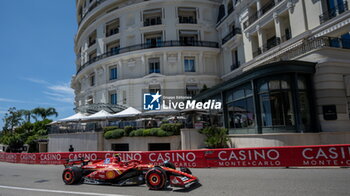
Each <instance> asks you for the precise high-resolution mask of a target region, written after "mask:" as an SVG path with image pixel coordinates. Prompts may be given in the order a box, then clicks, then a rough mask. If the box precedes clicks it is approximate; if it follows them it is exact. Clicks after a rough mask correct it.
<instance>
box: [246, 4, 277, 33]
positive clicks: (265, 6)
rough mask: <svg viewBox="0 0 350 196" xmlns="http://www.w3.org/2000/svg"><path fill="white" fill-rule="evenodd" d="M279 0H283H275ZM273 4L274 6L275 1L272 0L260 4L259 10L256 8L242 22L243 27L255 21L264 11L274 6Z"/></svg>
mask: <svg viewBox="0 0 350 196" xmlns="http://www.w3.org/2000/svg"><path fill="white" fill-rule="evenodd" d="M281 1H283V0H277V2H278V3H279V2H281ZM275 6H276V3H275V1H274V0H270V1H269V2H267V3H266V4H264V5H263V6H261V8H260V10H257V11H256V12H254V13H253V14H251V15H250V16H249V17H248V20H247V21H245V22H244V23H243V27H244V29H246V28H247V27H249V26H250V25H251V24H253V23H254V22H255V21H257V20H258V19H259V18H260V17H261V16H263V15H264V14H265V13H266V12H268V11H269V10H271V9H272V8H274V7H275Z"/></svg>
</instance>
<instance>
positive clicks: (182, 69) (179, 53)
mask: <svg viewBox="0 0 350 196" xmlns="http://www.w3.org/2000/svg"><path fill="white" fill-rule="evenodd" d="M177 64H178V67H177V73H181V72H183V71H184V68H183V66H182V59H181V52H178V53H177Z"/></svg>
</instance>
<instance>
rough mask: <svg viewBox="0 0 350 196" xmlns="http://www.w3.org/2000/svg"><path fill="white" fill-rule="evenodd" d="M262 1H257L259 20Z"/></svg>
mask: <svg viewBox="0 0 350 196" xmlns="http://www.w3.org/2000/svg"><path fill="white" fill-rule="evenodd" d="M261 6H262V5H261V1H260V0H258V1H256V12H257V14H258V18H260V16H261V13H260V12H259V10H260V9H261Z"/></svg>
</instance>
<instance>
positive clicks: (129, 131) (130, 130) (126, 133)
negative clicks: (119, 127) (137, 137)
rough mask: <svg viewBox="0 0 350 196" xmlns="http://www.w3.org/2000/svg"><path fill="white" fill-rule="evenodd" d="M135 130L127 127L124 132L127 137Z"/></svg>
mask: <svg viewBox="0 0 350 196" xmlns="http://www.w3.org/2000/svg"><path fill="white" fill-rule="evenodd" d="M133 130H135V128H134V127H132V126H125V127H124V131H125V135H126V136H128V135H130V133H131V132H132V131H133Z"/></svg>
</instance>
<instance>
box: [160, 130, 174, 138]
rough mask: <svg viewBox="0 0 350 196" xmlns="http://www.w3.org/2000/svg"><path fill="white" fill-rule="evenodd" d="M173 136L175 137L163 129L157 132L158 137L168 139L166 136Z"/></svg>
mask: <svg viewBox="0 0 350 196" xmlns="http://www.w3.org/2000/svg"><path fill="white" fill-rule="evenodd" d="M172 135H174V133H173V132H166V131H164V130H162V129H158V130H157V136H158V137H166V136H172Z"/></svg>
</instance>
